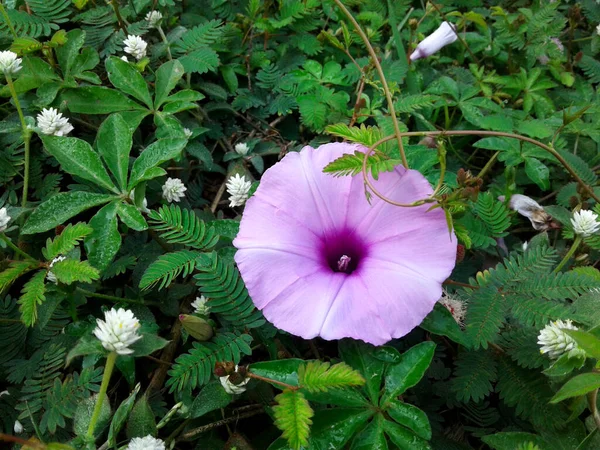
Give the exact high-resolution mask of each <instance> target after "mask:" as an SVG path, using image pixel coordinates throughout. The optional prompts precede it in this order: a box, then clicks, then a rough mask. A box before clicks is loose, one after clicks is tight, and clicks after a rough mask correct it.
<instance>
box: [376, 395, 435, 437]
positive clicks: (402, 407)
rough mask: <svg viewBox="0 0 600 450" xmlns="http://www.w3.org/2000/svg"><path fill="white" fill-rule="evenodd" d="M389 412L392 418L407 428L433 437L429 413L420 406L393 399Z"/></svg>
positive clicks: (418, 433) (420, 435) (424, 435)
mask: <svg viewBox="0 0 600 450" xmlns="http://www.w3.org/2000/svg"><path fill="white" fill-rule="evenodd" d="M387 413H388V414H389V415H390V417H391V418H392V419H394V420H395V421H396V422H398V423H399V424H400V425H403V426H405V427H407V428H410V429H411V430H412V431H413V432H414V433H415V434H416V435H417V436H419V437H421V438H423V439H426V440H429V439H431V425H430V424H429V419H428V418H427V414H425V413H424V412H423V411H421V410H420V409H419V408H417V407H416V406H413V405H409V404H408V403H404V402H401V401H400V400H392V402H391V403H390V406H389V408H388V409H387Z"/></svg>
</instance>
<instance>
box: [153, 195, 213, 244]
mask: <svg viewBox="0 0 600 450" xmlns="http://www.w3.org/2000/svg"><path fill="white" fill-rule="evenodd" d="M148 218H149V219H150V220H149V222H150V226H151V228H152V229H153V230H156V231H158V232H160V237H161V238H162V239H164V240H165V241H167V242H168V243H169V244H183V245H186V246H188V247H192V248H195V249H198V250H206V249H209V248H211V247H214V246H215V244H216V243H217V241H218V240H219V236H218V235H217V233H216V232H215V230H214V228H213V227H211V226H207V225H206V224H205V223H204V221H202V220H200V219H199V218H198V216H197V215H196V213H194V211H191V210H189V209H181V208H180V207H179V206H176V205H170V206H162V207H161V208H160V209H159V210H158V211H154V210H153V211H150V213H149V214H148Z"/></svg>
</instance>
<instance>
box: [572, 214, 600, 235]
mask: <svg viewBox="0 0 600 450" xmlns="http://www.w3.org/2000/svg"><path fill="white" fill-rule="evenodd" d="M571 225H573V231H574V232H575V234H578V235H580V236H581V237H588V236H591V235H592V234H594V233H596V232H597V231H598V230H599V229H600V223H599V222H598V214H596V213H594V212H593V211H590V210H589V209H582V210H581V211H576V212H575V213H574V214H573V218H572V219H571Z"/></svg>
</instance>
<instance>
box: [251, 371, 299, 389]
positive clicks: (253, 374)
mask: <svg viewBox="0 0 600 450" xmlns="http://www.w3.org/2000/svg"><path fill="white" fill-rule="evenodd" d="M246 376H247V377H250V378H254V379H255V380H260V381H265V382H266V383H273V384H276V385H278V386H281V387H283V388H285V389H290V390H292V391H296V390H298V389H300V388H299V387H298V386H292V385H291V384H287V383H284V382H283V381H277V380H273V379H271V378H267V377H261V376H260V375H256V374H255V373H252V372H250V371H248V372H247V373H246Z"/></svg>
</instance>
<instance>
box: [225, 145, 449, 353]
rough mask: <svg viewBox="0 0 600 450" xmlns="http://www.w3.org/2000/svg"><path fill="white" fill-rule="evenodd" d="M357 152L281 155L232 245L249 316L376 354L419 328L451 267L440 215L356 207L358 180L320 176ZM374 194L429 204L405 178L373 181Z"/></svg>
mask: <svg viewBox="0 0 600 450" xmlns="http://www.w3.org/2000/svg"><path fill="white" fill-rule="evenodd" d="M355 150H360V151H366V148H364V147H362V146H360V145H351V144H327V145H323V146H321V147H319V148H317V149H313V148H311V147H305V148H304V149H302V151H301V152H299V153H289V154H288V155H286V156H285V158H283V160H282V161H281V162H279V163H278V164H276V165H275V166H273V167H271V168H270V169H269V170H267V171H266V172H265V174H264V175H263V177H262V180H261V183H260V186H259V187H258V189H257V191H256V193H255V194H254V196H253V197H252V198H250V200H248V202H247V205H246V209H245V211H244V215H243V218H242V222H241V225H240V231H239V234H238V236H237V238H236V239H235V241H234V245H235V247H237V249H238V251H237V253H236V255H235V261H236V262H237V264H238V267H239V269H240V272H241V275H242V278H243V279H244V282H245V283H246V286H247V288H248V292H249V294H250V296H251V297H252V300H253V302H254V304H255V305H256V307H257V308H258V309H260V310H262V312H263V314H264V315H265V317H266V318H267V319H268V320H269V321H271V322H272V323H273V324H274V325H275V326H277V327H278V328H281V329H282V330H285V331H288V332H290V333H292V334H295V335H298V336H301V337H303V338H305V339H310V338H313V337H315V336H321V337H322V338H324V339H329V340H331V339H341V338H344V337H352V338H355V339H362V340H363V341H366V342H369V343H372V344H376V345H380V344H383V343H385V342H387V341H389V340H390V339H392V338H398V337H401V336H404V335H405V334H407V333H408V332H409V331H411V330H412V329H413V328H414V327H416V326H417V325H419V324H420V323H421V321H422V320H423V318H424V317H425V316H426V315H427V314H429V312H431V310H432V309H433V307H434V305H435V303H436V302H437V301H438V300H439V299H440V297H441V295H442V282H443V281H444V280H445V279H446V278H447V277H448V276H449V275H450V272H451V271H452V268H453V267H454V264H455V258H456V238H455V237H454V235H452V236H450V235H449V233H448V228H447V225H446V220H445V218H444V212H443V211H442V210H441V209H440V208H436V209H434V210H431V211H427V210H428V209H429V208H430V207H431V205H430V204H429V205H427V204H426V205H422V206H419V207H414V208H399V207H397V206H393V205H390V204H389V203H386V202H384V201H382V200H380V199H379V198H377V197H375V196H374V197H373V199H372V203H371V204H369V202H368V201H367V200H366V198H365V195H364V187H363V180H362V177H360V176H356V177H341V178H335V177H333V176H331V175H328V174H325V173H323V168H324V167H325V166H326V165H327V164H328V163H330V162H331V161H333V160H334V159H337V158H339V157H340V156H342V155H343V154H344V153H354V151H355ZM374 184H375V187H376V188H377V189H378V190H379V191H380V192H382V193H383V194H384V195H386V196H388V197H391V198H393V199H394V200H397V201H399V202H404V203H410V202H413V201H415V200H419V199H423V198H426V197H428V196H429V195H431V193H432V189H431V186H430V185H429V183H428V181H427V180H426V179H425V178H424V177H423V175H421V174H420V173H419V172H417V171H415V170H406V169H404V168H398V169H396V170H395V171H394V172H388V173H382V174H381V175H380V177H379V180H378V181H374Z"/></svg>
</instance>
